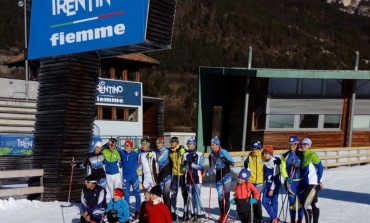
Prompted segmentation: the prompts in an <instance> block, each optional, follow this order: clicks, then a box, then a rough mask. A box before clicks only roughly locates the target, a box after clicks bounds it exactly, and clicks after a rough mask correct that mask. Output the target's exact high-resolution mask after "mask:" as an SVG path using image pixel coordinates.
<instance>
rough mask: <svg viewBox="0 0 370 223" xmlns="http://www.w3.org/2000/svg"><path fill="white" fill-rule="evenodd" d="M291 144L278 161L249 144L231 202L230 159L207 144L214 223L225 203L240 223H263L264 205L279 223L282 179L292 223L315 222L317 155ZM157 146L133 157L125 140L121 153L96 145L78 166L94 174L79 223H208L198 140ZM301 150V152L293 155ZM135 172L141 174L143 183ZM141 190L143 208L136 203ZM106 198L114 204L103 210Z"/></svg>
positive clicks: (144, 143) (216, 142) (146, 145)
mask: <svg viewBox="0 0 370 223" xmlns="http://www.w3.org/2000/svg"><path fill="white" fill-rule="evenodd" d="M289 143H290V149H289V151H287V152H286V153H284V154H283V155H282V157H281V158H277V157H274V156H273V153H274V149H273V147H272V146H265V147H264V148H262V145H261V143H260V142H259V141H257V142H255V143H253V145H252V147H251V150H252V151H251V152H250V153H249V155H248V157H247V158H246V160H245V161H244V168H243V169H242V170H241V171H240V173H239V176H238V180H237V184H236V186H235V188H234V192H235V193H234V196H233V198H232V199H231V200H230V192H231V190H232V188H231V187H232V185H231V184H232V175H231V166H234V161H233V158H232V157H231V156H230V154H229V152H228V151H227V150H225V149H223V148H221V142H220V139H219V138H218V137H214V138H212V140H211V152H210V154H209V157H208V159H209V166H210V169H209V170H208V171H207V172H208V175H209V177H210V179H211V182H212V181H215V183H216V189H217V196H218V204H219V210H220V217H219V219H218V220H217V222H220V223H224V222H228V219H229V216H228V215H229V211H230V203H232V204H236V210H237V213H238V217H239V220H240V221H241V222H242V223H246V222H248V223H252V222H264V221H263V218H262V205H263V206H264V208H265V209H266V211H267V212H268V214H269V215H270V218H271V221H270V222H272V223H277V222H279V218H278V215H279V214H278V194H279V191H280V188H281V181H280V176H282V177H283V178H284V185H285V187H286V189H287V195H286V196H287V197H288V201H289V209H290V216H291V222H292V223H300V222H302V218H303V215H305V217H306V222H307V223H308V222H309V223H311V222H313V223H317V222H318V217H319V208H318V206H317V191H318V190H320V189H321V188H322V183H321V182H322V175H323V166H322V164H321V161H320V159H319V157H318V156H317V154H316V153H314V152H313V151H311V150H310V147H311V145H312V141H311V140H310V139H309V138H304V139H303V140H302V142H301V143H300V142H299V140H298V137H297V136H291V137H290V139H289ZM156 145H157V148H156V149H151V148H150V142H149V140H147V139H142V140H141V149H140V150H138V149H134V148H133V142H132V141H131V140H126V141H125V143H124V149H123V150H120V149H117V140H116V139H114V138H111V139H109V141H108V143H107V144H106V145H105V146H102V144H101V142H97V143H96V144H95V150H94V151H93V152H91V153H89V154H88V155H87V156H86V159H85V160H84V162H82V163H81V165H80V166H81V168H87V167H88V168H90V170H91V174H90V175H88V176H87V177H86V180H85V186H84V188H83V190H82V194H81V202H82V214H81V222H91V223H95V222H103V218H104V216H107V219H108V221H109V222H110V223H111V222H115V223H116V222H120V223H126V222H143V223H145V222H153V223H154V222H163V223H166V222H173V221H180V220H181V221H184V222H199V221H202V220H209V213H208V216H206V213H205V211H204V209H203V207H202V203H201V199H200V198H201V185H202V181H203V178H204V176H205V171H204V155H203V153H202V152H200V151H198V150H197V147H196V141H195V139H189V140H188V141H187V144H186V146H187V148H185V147H184V146H182V145H180V144H179V139H178V137H172V138H171V139H170V147H169V148H166V147H164V138H163V137H158V138H157V140H156ZM299 145H300V146H301V150H298V149H297V148H298V146H299ZM102 147H106V148H102ZM120 168H122V170H121V171H120ZM138 168H141V171H142V175H141V178H140V180H139V175H138V173H137V170H138ZM120 172H122V176H121V173H120ZM140 183H141V185H142V189H143V192H144V197H145V201H144V202H141V197H140V189H139V184H140ZM211 185H212V183H211ZM211 185H210V194H209V199H211ZM131 188H132V191H133V194H134V196H135V201H136V202H135V213H134V214H133V217H132V218H131V219H130V213H129V206H130V205H129V204H130V201H129V198H130V189H131ZM179 190H180V191H181V195H182V198H183V201H184V209H183V210H184V213H183V215H182V216H179V212H178V207H177V194H178V191H179ZM106 193H109V195H110V197H111V198H112V199H111V200H110V202H109V203H108V205H106ZM209 201H210V200H209ZM209 205H210V204H209ZM297 209H298V217H296V210H297ZM296 219H297V220H296Z"/></svg>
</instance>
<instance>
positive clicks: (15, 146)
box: [0, 135, 33, 156]
mask: <svg viewBox="0 0 370 223" xmlns="http://www.w3.org/2000/svg"><path fill="white" fill-rule="evenodd" d="M32 146H33V135H0V155H1V156H3V155H30V154H31V153H32Z"/></svg>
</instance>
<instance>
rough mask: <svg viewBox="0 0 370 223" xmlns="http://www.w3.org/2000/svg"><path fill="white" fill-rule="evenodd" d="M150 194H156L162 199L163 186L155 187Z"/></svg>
mask: <svg viewBox="0 0 370 223" xmlns="http://www.w3.org/2000/svg"><path fill="white" fill-rule="evenodd" d="M150 193H151V194H155V195H157V196H158V197H161V196H162V189H161V186H159V185H155V186H154V187H152V189H151V190H150Z"/></svg>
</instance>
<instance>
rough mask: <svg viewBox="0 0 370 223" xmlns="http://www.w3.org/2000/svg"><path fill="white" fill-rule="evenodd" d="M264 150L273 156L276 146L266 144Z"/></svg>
mask: <svg viewBox="0 0 370 223" xmlns="http://www.w3.org/2000/svg"><path fill="white" fill-rule="evenodd" d="M263 152H264V153H268V154H270V155H271V156H273V155H274V148H273V147H272V146H265V148H264V149H263Z"/></svg>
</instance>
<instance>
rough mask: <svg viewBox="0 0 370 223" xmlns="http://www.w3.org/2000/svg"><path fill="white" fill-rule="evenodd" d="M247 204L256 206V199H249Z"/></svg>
mask: <svg viewBox="0 0 370 223" xmlns="http://www.w3.org/2000/svg"><path fill="white" fill-rule="evenodd" d="M249 204H250V205H252V204H257V199H256V198H251V199H250V200H249Z"/></svg>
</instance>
